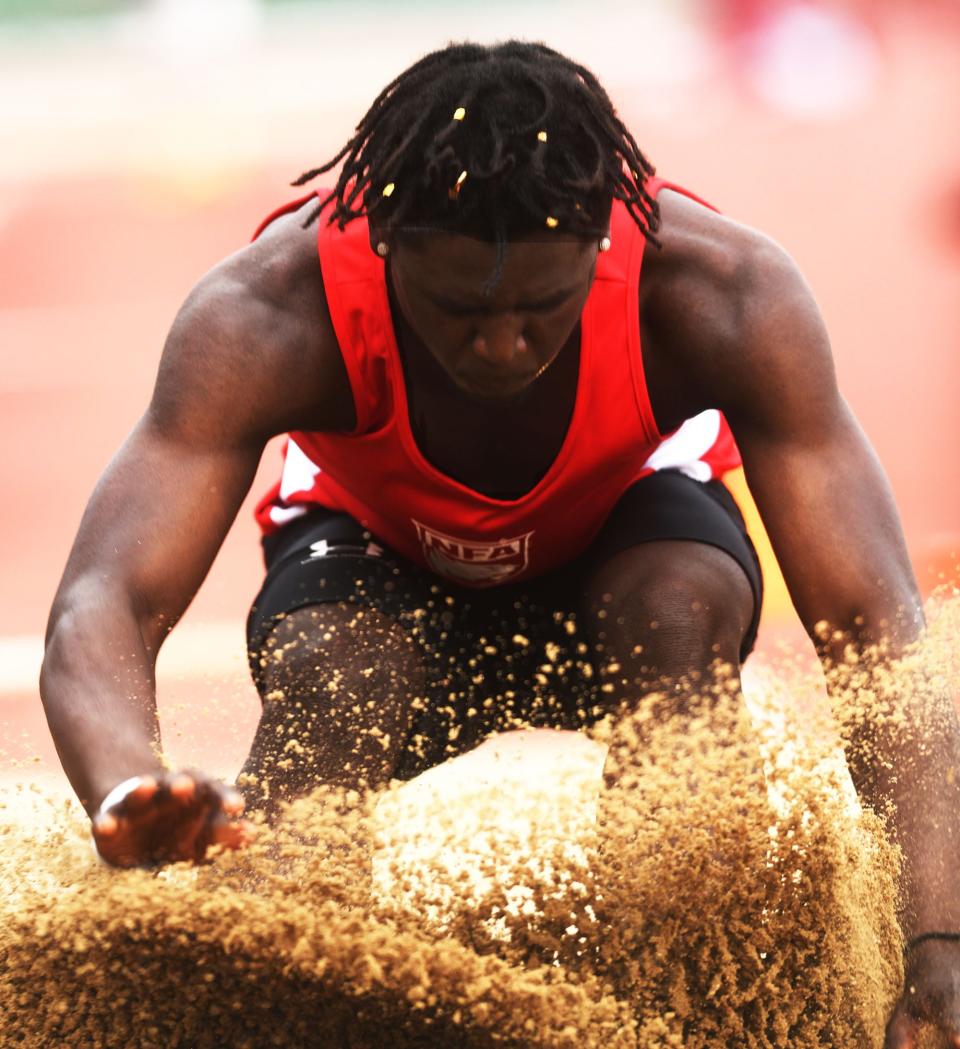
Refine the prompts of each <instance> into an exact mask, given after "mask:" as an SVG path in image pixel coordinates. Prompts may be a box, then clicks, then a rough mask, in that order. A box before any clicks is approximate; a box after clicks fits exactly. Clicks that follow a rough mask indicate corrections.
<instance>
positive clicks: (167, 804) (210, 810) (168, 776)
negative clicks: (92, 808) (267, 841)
mask: <svg viewBox="0 0 960 1049" xmlns="http://www.w3.org/2000/svg"><path fill="white" fill-rule="evenodd" d="M121 786H122V787H124V789H123V790H121V791H119V796H118V797H116V798H114V797H112V795H114V794H115V792H114V791H111V794H108V795H107V797H106V798H105V799H104V803H103V804H101V806H100V808H99V809H98V810H97V812H96V813H95V814H94V816H93V818H92V831H93V840H94V843H95V845H96V849H97V852H98V854H99V855H100V857H101V858H102V859H103V860H104V861H105V862H106V863H108V864H110V865H112V866H114V867H154V866H159V865H161V864H165V863H176V862H177V861H181V860H190V861H192V862H194V863H199V862H202V861H203V859H204V858H205V857H206V854H207V851H208V849H210V848H211V847H212V846H216V845H220V846H223V847H225V848H230V849H236V848H240V847H242V846H243V845H245V844H247V842H248V841H250V840H251V839H252V838H253V836H254V834H255V828H254V825H253V824H252V823H250V821H249V820H244V819H241V816H242V813H243V808H244V801H243V798H242V797H241V796H240V795H239V794H238V793H237V791H236V790H234V789H233V788H232V787H228V786H226V785H225V784H223V783H221V782H220V781H219V780H216V779H213V778H211V777H209V776H206V775H204V774H203V773H201V772H195V771H190V772H186V771H180V772H170V773H160V774H155V773H151V774H148V775H144V776H138V777H135V778H134V780H130V781H126V782H125V783H124V784H123V785H121Z"/></svg>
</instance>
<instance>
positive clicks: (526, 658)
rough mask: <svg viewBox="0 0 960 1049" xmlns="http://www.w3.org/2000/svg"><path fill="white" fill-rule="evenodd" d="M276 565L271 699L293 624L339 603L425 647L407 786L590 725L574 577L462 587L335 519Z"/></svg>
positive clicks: (265, 648) (311, 530) (286, 538)
mask: <svg viewBox="0 0 960 1049" xmlns="http://www.w3.org/2000/svg"><path fill="white" fill-rule="evenodd" d="M288 527H289V526H288ZM267 561H268V571H267V577H266V579H265V581H264V584H263V587H262V588H261V591H260V593H259V594H258V595H257V598H256V599H255V601H254V605H253V608H252V609H251V612H250V616H249V618H248V624H247V644H248V652H249V658H250V668H251V672H252V674H253V677H254V681H255V682H256V684H257V687H258V690H259V691H260V694H261V696H264V695H266V694H267V693H268V691H269V688H270V678H269V675H268V674H267V673H266V670H267V668H268V667H269V666H270V659H271V652H270V648H271V646H275V645H276V644H277V643H278V641H282V639H283V637H284V622H283V621H284V620H285V618H287V617H291V613H294V612H297V611H298V610H300V609H305V608H309V607H311V606H317V605H322V604H328V603H331V602H348V603H349V604H350V605H351V606H359V607H365V608H373V609H375V610H376V611H377V612H379V613H383V614H384V615H385V616H387V617H389V618H390V620H391V621H392V622H394V623H397V624H399V625H400V626H401V628H403V629H405V630H406V631H408V632H409V633H410V634H411V636H412V637H414V638H415V639H416V642H417V645H418V647H419V651H420V653H421V657H422V660H423V668H424V677H425V690H424V692H425V695H424V699H423V701H422V702H421V703H419V704H417V709H416V710H415V713H414V718H413V724H412V727H411V729H410V732H409V735H408V739H407V741H406V743H405V747H404V749H403V751H402V753H401V755H400V758H399V763H398V765H397V769H396V775H397V776H398V777H399V778H401V779H406V778H410V777H412V776H414V775H417V774H418V773H420V772H422V771H424V770H425V769H427V768H430V767H432V766H434V765H437V764H439V763H440V762H442V761H444V760H445V759H446V758H448V757H451V756H453V755H455V754H458V753H462V752H464V751H466V750H469V749H471V748H472V747H474V746H476V745H477V744H478V743H480V742H482V740H483V739H485V738H486V737H487V736H489V735H490V734H492V733H495V732H500V731H504V730H507V729H510V728H517V727H523V726H531V727H563V728H577V727H580V726H581V725H582V724H583V723H584V722H585V721H586V720H587V714H586V711H587V708H588V707H589V706H590V696H591V695H592V691H593V684H594V675H593V668H592V666H591V665H590V660H589V656H588V645H587V642H586V639H585V637H584V636H582V635H581V633H580V632H579V631H578V628H577V626H576V623H575V619H576V616H575V608H576V604H577V586H576V581H575V579H574V577H572V576H569V577H568V575H567V574H566V573H564V574H562V575H559V576H557V577H556V578H553V577H550V578H546V579H542V580H536V581H534V582H533V583H531V584H527V585H523V584H520V585H516V586H504V587H494V588H490V589H484V590H480V589H475V588H468V587H461V586H457V585H456V584H453V583H449V582H447V581H446V580H443V579H441V578H440V577H438V576H434V575H432V574H431V573H428V572H426V571H424V570H423V569H421V568H420V567H419V566H417V565H415V564H413V563H411V562H409V561H407V560H406V559H405V558H403V557H401V556H400V555H399V554H397V553H395V552H394V551H392V550H390V549H389V548H388V547H387V546H386V545H385V544H382V543H380V542H379V541H378V540H377V538H376V537H375V536H372V535H370V533H368V532H366V531H364V530H363V529H362V527H361V526H360V525H359V524H358V523H357V522H356V521H354V520H353V519H352V518H350V517H347V516H346V515H343V514H334V513H332V512H328V511H315V512H312V513H311V514H310V515H309V518H307V519H304V520H301V521H298V522H296V526H295V527H291V528H290V530H289V532H288V531H287V529H284V530H283V532H282V533H280V534H279V535H278V537H275V538H274V540H273V542H272V543H271V544H270V546H269V548H268V550H267ZM297 620H298V623H299V622H300V621H302V617H301V616H299V615H298V616H297ZM299 629H300V627H299V625H298V626H297V630H299Z"/></svg>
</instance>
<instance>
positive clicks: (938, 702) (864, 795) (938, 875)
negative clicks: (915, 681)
mask: <svg viewBox="0 0 960 1049" xmlns="http://www.w3.org/2000/svg"><path fill="white" fill-rule="evenodd" d="M902 692H903V694H902V695H900V696H894V697H893V699H892V700H891V701H890V702H889V703H888V704H886V714H887V716H885V717H884V716H875V715H874V716H871V715H870V714H865V715H864V716H863V719H862V720H861V721H860V723H859V725H858V726H857V727H856V728H855V729H854V730H853V731H852V732H850V734H849V745H848V748H847V755H848V763H849V767H850V773H851V776H852V778H853V781H854V785H855V786H856V788H857V792H858V794H859V796H860V798H861V800H862V801H863V802H864V803H865V804H866V805H868V806H869V807H870V808H871V809H873V810H874V811H876V812H877V813H878V814H880V815H882V816H885V817H886V820H887V826H888V828H889V831H890V833H891V836H892V837H893V839H894V840H895V841H896V843H897V845H898V846H899V847H900V849H901V852H902V857H903V868H902V872H901V904H902V907H901V923H902V926H903V932H904V935H905V936H906V937H907V938H909V937H912V936H915V935H919V934H920V933H924V932H930V931H934V930H937V931H946V932H958V933H960V869H958V866H957V855H958V853H960V726H958V721H957V715H956V712H955V710H954V707H953V704H952V703H951V702H950V700H949V699H948V698H947V697H946V696H945V695H943V693H942V692H939V693H938V692H937V691H935V690H934V689H933V687H932V686H931V687H930V689H929V690H928V689H925V688H922V687H921V688H916V687H915V686H914V687H911V686H910V685H909V684H906V683H905V687H904V689H903V690H902ZM894 703H896V707H894ZM881 705H883V704H881ZM894 710H895V711H896V715H897V716H893V717H891V716H890V714H891V713H892V712H893V711H894Z"/></svg>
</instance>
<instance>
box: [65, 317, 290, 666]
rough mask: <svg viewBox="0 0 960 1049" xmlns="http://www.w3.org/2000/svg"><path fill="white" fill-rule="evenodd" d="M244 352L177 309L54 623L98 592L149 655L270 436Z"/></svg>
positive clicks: (214, 546)
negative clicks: (132, 618) (146, 401)
mask: <svg viewBox="0 0 960 1049" xmlns="http://www.w3.org/2000/svg"><path fill="white" fill-rule="evenodd" d="M242 350H243V348H242V346H238V345H236V341H235V339H234V338H233V335H232V333H231V332H229V331H225V330H224V329H223V326H222V325H220V324H218V323H217V322H216V318H215V317H214V318H213V320H212V321H211V314H210V311H209V309H206V308H204V307H203V306H202V304H201V308H200V311H199V315H196V314H194V315H193V316H191V311H190V309H186V308H185V310H184V311H181V316H180V317H179V318H178V320H177V322H175V324H174V327H173V329H172V330H171V335H170V337H169V338H168V340H167V346H166V347H165V349H164V354H163V358H162V361H161V365H160V370H159V374H158V379H157V384H156V388H155V391H154V395H153V398H152V400H151V403H150V406H149V408H148V409H147V411H146V413H145V414H144V416H143V418H142V419H141V420H140V422H139V423H138V424H137V425H136V427H135V428H134V430H133V432H132V433H131V434H130V436H129V437H128V438H127V440H126V441H125V443H124V444H123V446H122V447H121V449H120V450H119V452H118V453H117V454H116V455H115V456H114V458H113V460H112V461H111V462H110V464H109V465H108V467H107V469H106V470H105V471H104V473H103V476H102V477H101V478H100V480H99V482H98V483H97V486H96V488H95V489H94V492H93V495H92V497H91V499H90V501H89V503H88V505H87V509H86V511H85V513H84V516H83V519H82V521H81V524H80V529H79V531H78V533H77V538H76V540H75V542H74V546H73V549H72V551H71V554H70V558H69V560H68V563H67V567H66V571H65V573H64V578H63V582H62V583H61V586H60V590H59V591H58V595H57V599H56V601H55V604H54V613H53V615H52V616H51V622H53V621H54V619H55V618H56V613H57V610H58V608H61V607H63V606H71V605H73V606H82V607H90V606H102V604H103V602H104V601H105V600H107V598H105V597H104V595H105V594H106V595H109V598H108V599H109V600H110V601H112V602H117V601H119V602H123V603H124V604H125V605H126V606H127V607H129V609H130V611H131V612H132V613H133V614H134V615H136V617H137V619H138V621H139V623H140V626H141V630H142V631H143V632H144V640H145V641H147V642H148V643H149V644H150V645H151V647H153V648H155V647H156V646H158V645H159V642H160V641H161V640H162V638H163V636H165V634H166V632H167V631H168V630H169V629H170V628H171V627H172V626H173V624H174V623H175V622H176V620H177V619H178V618H179V617H180V615H181V614H182V613H183V611H184V609H185V608H186V606H187V605H188V604H189V602H190V600H191V599H192V597H193V595H194V593H195V592H196V590H197V588H198V587H199V585H200V583H201V582H202V581H203V578H204V576H205V575H206V573H207V570H208V569H209V567H210V565H211V564H212V562H213V559H214V557H215V556H216V552H217V550H218V549H219V547H220V544H221V543H222V541H223V538H224V536H225V535H226V533H227V530H228V529H229V527H230V525H231V523H232V521H233V519H234V517H235V516H236V513H237V510H238V509H239V507H240V504H241V502H242V501H243V498H244V496H245V495H246V493H247V491H248V490H249V487H250V485H251V483H252V481H253V477H254V475H255V473H256V469H257V465H258V463H259V459H260V455H261V452H262V450H263V447H264V445H265V443H266V440H267V438H268V437H269V436H270V434H269V432H267V431H266V430H265V429H264V428H263V426H262V425H261V423H262V420H260V419H258V411H257V407H256V405H257V400H256V398H254V397H252V396H251V394H250V393H249V390H250V389H251V385H252V384H251V373H250V370H249V369H245V368H244V367H242V361H238V356H241V357H242ZM254 378H255V377H254ZM253 385H255V383H254V384H253Z"/></svg>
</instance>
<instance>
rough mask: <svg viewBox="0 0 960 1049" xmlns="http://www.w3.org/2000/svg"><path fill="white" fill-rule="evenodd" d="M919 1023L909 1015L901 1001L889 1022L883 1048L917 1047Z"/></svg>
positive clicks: (907, 1048) (908, 1048)
mask: <svg viewBox="0 0 960 1049" xmlns="http://www.w3.org/2000/svg"><path fill="white" fill-rule="evenodd" d="M919 1026H920V1025H919V1024H918V1023H917V1021H916V1020H914V1019H913V1017H912V1016H910V1015H909V1013H908V1012H907V1010H906V1009H905V1008H904V1006H903V1002H902V1001H901V1002H900V1003H899V1004H898V1005H897V1007H896V1009H895V1010H894V1012H893V1016H891V1017H890V1022H889V1023H888V1024H887V1034H886V1038H884V1041H883V1049H916V1044H917V1031H918V1029H919Z"/></svg>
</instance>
